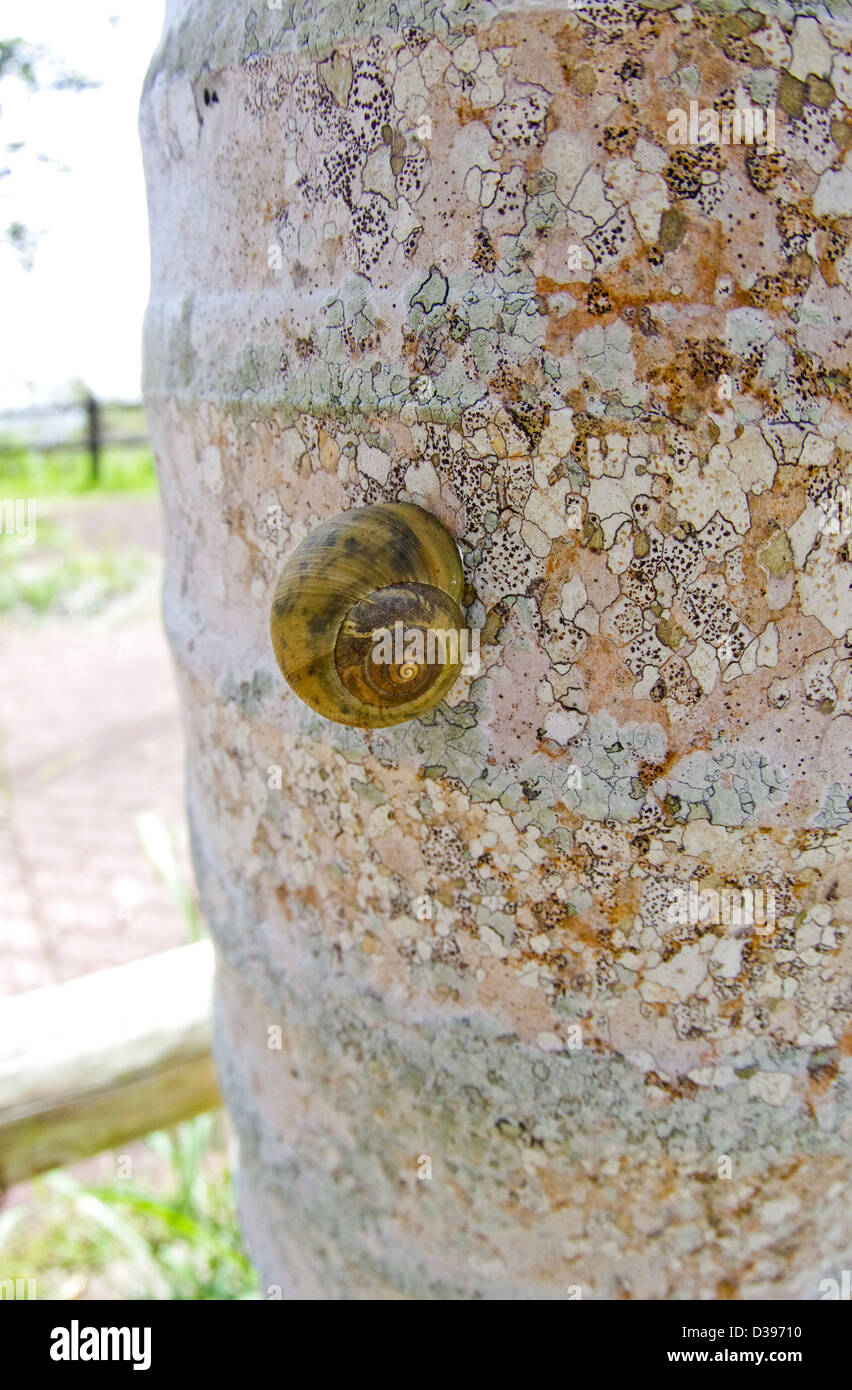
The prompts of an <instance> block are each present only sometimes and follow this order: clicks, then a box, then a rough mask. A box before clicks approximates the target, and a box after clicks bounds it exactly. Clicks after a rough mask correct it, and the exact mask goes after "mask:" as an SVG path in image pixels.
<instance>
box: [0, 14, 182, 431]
mask: <svg viewBox="0 0 852 1390" xmlns="http://www.w3.org/2000/svg"><path fill="white" fill-rule="evenodd" d="M163 8H164V5H163V0H136V3H133V4H131V3H129V0H84V3H83V4H80V5H73V4H69V3H68V0H40V3H39V4H37V5H36V4H34V3H33V0H3V5H2V18H0V39H6V38H13V37H14V38H17V37H21V38H24V39H26V40H27V42H28V43H31V44H35V45H43V46H44V47H46V48H48V49H49V50H50V52H51V54H52V55H53V58H54V60H55V64H54V67H51V64H50V63H46V64H45V69H44V71H45V75H46V76H48V77H49V76H50V75H51V74H52V72H53V71H54V70H55V66H56V65H59V66H61V67H63V68H64V69H65V70H70V71H72V72H75V73H79V74H80V75H81V76H83V77H86V78H89V79H90V80H92V81H97V82H99V83H100V84H101V85H100V86H99V87H94V88H91V89H89V90H86V91H81V92H74V91H50V90H42V91H38V92H35V93H28V92H27V91H26V89H25V87H24V85H23V84H22V83H21V82H19V81H18V80H17V79H16V78H4V80H3V81H2V83H0V168H9V169H10V170H11V172H10V173H9V174H8V175H7V176H6V177H4V178H0V232H2V233H3V234H5V229H6V227H8V225H9V223H10V222H13V221H17V222H23V223H24V224H25V226H26V227H27V228H28V229H29V230H30V231H31V232H33V233H35V234H36V235H37V237H38V243H37V245H36V248H35V251H34V257H33V267H32V269H31V270H25V269H23V268H22V266H21V264H20V258H19V256H18V254H17V252H16V251H15V250H14V249H13V248H12V247H10V246H7V245H6V244H3V245H0V323H2V332H0V409H4V408H6V409H8V408H9V407H15V406H23V405H29V404H37V403H48V402H52V401H63V400H67V399H69V392H70V388H71V384H72V382H74V381H80V380H82V381H84V382H85V383H86V385H87V386H88V387H89V388H90V389H91V390H92V391H94V393H95V395H97V396H100V397H101V398H102V399H122V400H138V399H139V394H140V373H141V332H142V316H143V313H144V310H145V303H146V300H147V297H148V284H149V254H148V221H147V211H146V206H145V186H144V180H143V175H142V158H141V154H140V150H139V137H138V133H137V113H138V106H139V97H140V93H141V90H142V82H143V79H144V76H145V72H146V69H147V67H148V63H149V61H150V59H151V56H152V54H153V52H154V49H155V48H156V46H157V42H158V40H159V36H160V31H161V28H162V22H163ZM21 140H22V141H24V147H23V149H22V150H21V151H20V152H18V153H9V152H7V151H8V146H9V145H10V144H13V143H15V142H17V141H21Z"/></svg>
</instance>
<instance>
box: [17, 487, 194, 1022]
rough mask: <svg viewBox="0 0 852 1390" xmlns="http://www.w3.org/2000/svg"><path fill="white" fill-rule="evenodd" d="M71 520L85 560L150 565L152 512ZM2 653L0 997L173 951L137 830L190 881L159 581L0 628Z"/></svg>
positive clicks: (104, 512)
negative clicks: (75, 613)
mask: <svg viewBox="0 0 852 1390" xmlns="http://www.w3.org/2000/svg"><path fill="white" fill-rule="evenodd" d="M67 517H73V519H74V522H75V525H76V528H77V530H78V534H80V536H81V537H82V538H83V539H84V542H85V544H87V545H93V544H94V545H97V544H100V543H103V542H104V541H110V540H112V541H113V543H114V541H115V540H116V539H117V538H124V540H125V541H128V540H129V543H131V544H134V545H137V546H140V547H143V548H145V549H148V550H151V551H153V552H156V553H158V552H159V545H160V520H159V504H158V502H157V501H156V499H151V500H149V499H133V500H128V501H117V502H116V501H110V502H97V503H96V502H86V503H83V504H81V505H80V507H79V509H78V508H76V507H69V508H68V509H67ZM62 519H63V521H64V520H66V511H64V510H63V514H62ZM0 644H1V645H0V650H2V661H1V662H0V883H2V885H3V890H2V896H0V995H3V994H9V993H14V992H17V991H20V990H26V989H34V988H36V987H38V986H40V985H45V984H51V983H55V982H59V981H62V980H68V979H72V978H73V977H74V976H77V975H82V974H86V973H88V972H89V971H92V970H99V969H102V968H104V967H106V966H111V965H119V964H122V963H124V962H125V961H129V960H133V959H136V958H138V957H141V956H145V955H150V954H151V953H152V952H155V951H161V950H165V949H167V948H168V947H170V946H178V945H181V944H183V942H184V941H185V940H186V939H187V938H186V928H185V925H184V923H183V921H182V919H181V917H180V914H179V913H178V911H177V909H176V908H175V906H174V904H173V903H172V901H171V898H170V897H169V894H168V891H167V890H166V888H165V886H164V885H163V884H161V882H160V881H159V879H158V878H157V876H156V874H155V871H154V869H153V867H152V865H151V863H150V861H149V860H148V858H147V856H146V854H145V851H144V849H143V847H142V843H141V840H140V837H139V832H138V829H137V826H136V817H137V816H138V815H139V814H140V813H141V812H154V813H155V814H156V815H157V816H159V817H160V819H161V820H162V821H163V823H164V824H165V826H166V827H167V829H168V830H169V832H170V833H171V835H172V838H173V839H177V840H178V845H177V850H178V854H179V861H180V862H181V864H182V867H183V871H184V873H186V874H187V875H188V874H189V872H190V871H189V864H188V856H187V853H186V846H185V841H186V834H185V816H184V807H183V752H182V736H181V728H180V718H179V711H178V702H177V692H176V686H175V679H174V674H173V671H172V666H171V660H170V656H169V652H168V648H167V645H166V639H165V635H164V633H163V629H162V624H161V619H160V610H159V581H158V578H157V579H156V580H154V579H152V580H148V581H146V582H145V583H144V584H143V585H141V586H140V588H139V590H137V591H136V592H135V593H134V594H133V595H132V596H130V597H129V598H124V599H120V600H117V601H116V602H115V603H113V604H112V605H111V606H110V608H109V609H108V610H107V611H106V612H105V613H103V614H102V615H100V616H99V617H98V618H90V619H78V618H56V619H48V620H38V621H33V622H24V621H18V620H15V621H11V620H4V621H3V622H2V623H0Z"/></svg>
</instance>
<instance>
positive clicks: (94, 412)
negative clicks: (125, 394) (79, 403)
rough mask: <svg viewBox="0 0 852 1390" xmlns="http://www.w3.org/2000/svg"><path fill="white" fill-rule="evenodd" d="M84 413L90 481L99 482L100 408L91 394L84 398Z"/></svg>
mask: <svg viewBox="0 0 852 1390" xmlns="http://www.w3.org/2000/svg"><path fill="white" fill-rule="evenodd" d="M86 414H87V415H88V420H89V454H90V456H91V460H92V483H98V482H100V477H101V408H100V405H99V404H98V401H97V400H96V399H95V397H94V396H93V395H91V394H90V395H89V396H88V397H87V398H86Z"/></svg>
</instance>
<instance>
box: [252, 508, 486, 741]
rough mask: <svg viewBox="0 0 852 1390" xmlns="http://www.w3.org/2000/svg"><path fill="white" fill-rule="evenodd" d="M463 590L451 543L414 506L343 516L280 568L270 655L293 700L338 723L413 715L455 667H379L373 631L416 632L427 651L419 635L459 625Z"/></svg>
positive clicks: (443, 690) (448, 682) (444, 686)
mask: <svg viewBox="0 0 852 1390" xmlns="http://www.w3.org/2000/svg"><path fill="white" fill-rule="evenodd" d="M463 588H464V573H463V570H462V563H461V558H460V556H459V551H458V547H457V546H456V543H455V541H454V540H453V538H452V536H451V535H450V533H449V531H447V529H446V528H445V527H444V526H443V525H442V524H441V522H440V521H438V519H437V518H436V517H434V516H431V515H430V513H429V512H426V511H424V510H423V508H422V507H417V506H414V505H413V504H412V503H408V502H388V503H384V504H382V505H380V506H375V507H360V508H356V509H355V510H354V511H351V512H344V513H343V514H342V515H341V516H336V517H333V518H332V519H331V520H330V521H325V522H323V524H322V525H321V526H318V527H317V528H316V530H315V531H312V532H311V534H310V535H309V536H307V537H306V539H305V540H304V541H303V542H302V544H301V545H300V546H299V547H298V548H297V549H296V550H295V552H294V553H293V554H292V555H291V556H290V558H289V559H288V560H287V562H286V563H285V565H284V568H283V569H282V571H281V574H280V576H279V579H278V584H277V587H276V590H275V597H274V599H273V601H272V614H271V618H270V634H271V637H272V645H273V648H274V651H275V659H276V661H277V662H278V665H279V667H280V668H281V673H282V675H283V676H284V678H285V680H286V681H287V682H288V684H289V685H290V686H291V688H292V689H293V690H294V691H295V693H296V694H297V695H298V696H299V698H300V699H302V700H304V701H305V703H306V704H307V705H310V707H311V709H314V710H316V711H317V713H318V714H322V715H324V716H325V718H326V719H331V720H334V722H335V723H337V724H351V725H353V726H355V727H356V728H360V729H375V728H382V727H385V726H387V725H390V724H402V723H404V722H405V720H407V719H416V718H417V716H418V715H421V714H425V713H426V712H427V711H428V710H430V709H433V708H434V706H435V705H437V704H439V703H440V701H441V700H442V699H443V698H444V696H445V695H446V694H447V692H448V691H449V690H450V688H451V687H452V685H453V684H454V683H455V680H456V678H457V676H458V674H459V672H460V670H461V668H462V661H461V660H459V661H452V660H441V661H436V662H431V663H430V662H428V661H422V662H417V661H413V660H406V659H403V660H401V661H395V660H394V661H387V662H380V661H377V660H375V659H374V655H375V651H376V634H377V632H379V631H380V630H382V629H384V630H386V631H389V632H393V631H394V625H395V624H396V623H398V622H401V623H402V624H403V627H404V629H405V631H406V633H408V632H410V631H411V630H415V631H416V630H417V629H419V630H421V631H422V632H423V633H424V651H428V648H426V646H425V634H426V632H427V630H428V629H432V630H433V631H434V630H438V631H440V630H444V631H446V630H447V629H452V630H454V631H455V632H459V633H460V632H462V631H463V629H464V628H465V620H464V617H463V616H462V612H461V609H460V608H459V600H460V599H461V595H462V590H463ZM393 655H394V657H396V656H397V655H400V652H399V649H398V648H395V649H394V651H393ZM431 655H433V656H434V655H436V652H435V650H434V644H433V649H432V651H431Z"/></svg>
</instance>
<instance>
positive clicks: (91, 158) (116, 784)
mask: <svg viewBox="0 0 852 1390" xmlns="http://www.w3.org/2000/svg"><path fill="white" fill-rule="evenodd" d="M162 17H163V3H162V0H148V3H146V4H145V5H131V4H130V3H118V0H113V3H105V0H88V3H87V4H86V5H85V6H82V7H80V6H76V7H69V6H68V5H67V3H65V0H45V2H44V3H42V4H41V5H39V6H33V5H32V3H31V0H6V4H5V5H4V7H3V15H2V20H0V303H2V306H3V315H2V321H3V332H2V334H0V642H2V651H3V660H2V662H0V870H1V871H2V882H3V884H4V889H5V891H4V893H3V895H2V905H0V1020H2V1015H3V1011H4V1008H6V1007H7V1004H8V1001H10V1000H12V999H13V998H16V999H18V1005H17V1006H16V1007H17V1009H18V1011H20V1009H21V1008H23V1007H27V1008H28V1007H29V1006H28V1005H22V1004H21V1002H20V999H19V998H18V997H19V996H23V995H29V993H30V992H31V991H41V993H40V994H39V995H38V996H32V998H33V1001H34V1002H33V1008H34V1009H41V1010H42V1011H44V1010H49V1009H52V1012H53V1014H54V1015H56V1014H57V1013H58V1012H61V1010H60V1007H59V1005H58V1004H57V1005H56V1006H55V1007H54V1006H53V1005H52V1004H51V1000H53V999H61V998H62V996H61V995H53V994H50V993H45V991H52V990H55V989H56V988H57V987H61V986H62V985H63V983H65V982H67V981H71V980H75V979H77V978H78V977H80V976H85V975H89V974H90V973H92V972H96V971H100V970H103V969H107V968H110V967H116V966H121V965H127V964H128V963H130V962H133V961H136V960H139V959H141V958H143V957H149V956H152V955H155V954H156V953H160V952H164V951H167V950H169V949H170V948H175V947H179V946H182V945H183V944H185V943H187V942H188V941H191V940H196V939H197V938H198V937H199V936H201V935H202V934H203V931H204V928H203V923H201V922H200V921H199V919H198V912H197V907H196V903H195V899H194V894H193V889H192V883H191V873H190V867H189V858H188V852H187V837H186V828H185V822H184V809H183V762H182V737H181V728H180V718H179V710H178V703H177V694H176V688H175V680H174V676H173V672H172V667H171V662H170V657H169V652H168V649H167V646H166V642H165V637H164V634H163V629H162V623H161V617H160V593H159V589H160V575H161V559H160V552H161V540H162V536H161V519H160V508H159V501H158V497H157V485H156V477H155V472H154V467H153V460H152V456H151V451H150V448H149V445H148V441H147V438H146V429H145V419H144V413H143V410H142V406H141V402H140V363H141V327H142V317H143V313H144V308H145V303H146V299H147V294H148V264H149V261H148V232H147V215H146V207H145V192H144V182H143V173H142V164H141V157H140V153H139V145H138V137H137V108H138V102H139V96H140V92H141V87H142V83H143V79H144V75H145V70H146V68H147V65H148V62H149V61H150V58H151V56H152V54H153V52H154V50H155V48H156V45H157V41H158V38H159V32H160V28H161V25H162ZM4 1001H5V1002H4ZM7 1016H8V1017H13V1018H18V1017H19V1012H18V1013H15V1012H14V1011H13V1010H12V1006H11V1005H10V1004H8V1008H7ZM29 1016H30V1015H29V1014H28V1015H27V1017H29ZM69 1027H70V1028H71V1031H72V1033H73V1022H72V1023H71V1024H70V1025H69ZM67 1051H68V1053H69V1054H70V1055H73V1052H74V1039H73V1037H71V1038H69V1041H68V1049H67ZM4 1067H5V1073H4ZM10 1073H11V1075H10ZM0 1080H2V1085H3V1090H2V1095H3V1098H4V1099H5V1103H6V1104H7V1108H8V1104H9V1100H10V1097H11V1100H12V1102H14V1100H15V1094H16V1093H15V1089H14V1087H15V1080H14V1066H13V1065H12V1063H11V1062H10V1058H9V1054H8V1048H7V1055H6V1057H5V1059H4V1057H3V1055H2V1050H1V1049H0ZM0 1112H2V1104H0ZM45 1123H48V1122H47V1121H45ZM3 1142H4V1131H3V1128H2V1124H0V1178H2V1174H3V1172H4V1171H7V1170H4V1168H3V1160H2V1148H3ZM227 1150H228V1144H227V1135H226V1133H225V1128H224V1120H223V1118H222V1116H221V1113H220V1112H216V1111H214V1112H207V1113H204V1114H201V1115H198V1116H196V1117H195V1118H194V1119H191V1120H189V1121H187V1122H186V1123H185V1124H183V1125H182V1126H181V1127H180V1128H177V1129H171V1130H169V1131H167V1132H165V1131H164V1132H157V1133H155V1134H153V1135H152V1136H150V1137H148V1138H146V1139H138V1140H135V1141H134V1142H133V1143H131V1144H129V1145H128V1144H125V1145H124V1146H122V1147H121V1148H120V1149H116V1150H110V1151H107V1152H104V1153H102V1154H100V1155H98V1156H97V1157H94V1158H90V1159H87V1160H86V1161H85V1162H78V1163H72V1164H70V1165H69V1166H67V1167H66V1168H64V1169H61V1170H56V1169H55V1170H53V1171H52V1172H50V1173H47V1174H42V1175H40V1176H34V1177H33V1178H32V1180H31V1181H27V1182H13V1183H11V1185H9V1184H8V1182H7V1186H6V1188H5V1191H3V1193H2V1196H0V1294H2V1295H3V1296H5V1297H10V1296H14V1294H13V1293H11V1292H10V1284H9V1281H10V1280H13V1281H18V1282H17V1286H16V1287H17V1290H18V1294H17V1296H22V1292H21V1291H22V1285H21V1282H20V1281H22V1280H25V1281H33V1280H34V1281H35V1284H34V1285H33V1284H32V1282H30V1283H28V1284H26V1285H25V1289H26V1292H25V1293H24V1295H23V1296H37V1297H39V1298H79V1299H86V1298H143V1297H151V1298H234V1297H252V1296H256V1295H255V1280H254V1275H253V1273H252V1271H251V1269H250V1267H249V1265H248V1262H247V1261H246V1259H245V1257H244V1256H243V1254H242V1251H241V1249H240V1245H239V1236H238V1233H237V1230H236V1226H235V1223H234V1216H233V1207H232V1199H231V1193H230V1183H229V1174H228V1157H227ZM34 1290H35V1293H34V1292H33V1291H34Z"/></svg>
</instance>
